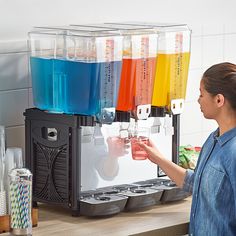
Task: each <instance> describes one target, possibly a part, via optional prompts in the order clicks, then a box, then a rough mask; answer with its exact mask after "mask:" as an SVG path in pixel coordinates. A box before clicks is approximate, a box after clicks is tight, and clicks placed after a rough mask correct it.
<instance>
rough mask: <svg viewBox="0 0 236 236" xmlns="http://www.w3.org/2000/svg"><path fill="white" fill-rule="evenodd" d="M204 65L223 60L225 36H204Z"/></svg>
mask: <svg viewBox="0 0 236 236" xmlns="http://www.w3.org/2000/svg"><path fill="white" fill-rule="evenodd" d="M202 44H203V47H202V66H203V67H204V68H208V67H210V66H212V65H213V64H217V63H220V62H222V61H223V55H224V54H223V48H224V36H223V35H216V36H203V41H202Z"/></svg>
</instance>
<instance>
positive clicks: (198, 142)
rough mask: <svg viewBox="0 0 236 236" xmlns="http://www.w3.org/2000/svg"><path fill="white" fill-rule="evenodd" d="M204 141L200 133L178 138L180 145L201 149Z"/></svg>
mask: <svg viewBox="0 0 236 236" xmlns="http://www.w3.org/2000/svg"><path fill="white" fill-rule="evenodd" d="M203 142H204V140H203V139H202V133H201V132H200V133H193V134H184V135H181V136H180V145H182V146H186V145H192V146H195V147H199V146H200V147H201V146H202V144H203Z"/></svg>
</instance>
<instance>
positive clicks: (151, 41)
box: [71, 23, 158, 59]
mask: <svg viewBox="0 0 236 236" xmlns="http://www.w3.org/2000/svg"><path fill="white" fill-rule="evenodd" d="M71 26H72V27H78V28H79V29H80V28H86V27H88V28H93V27H95V28H97V29H101V30H102V29H103V30H109V31H114V30H116V31H118V32H120V34H121V35H122V36H124V42H123V58H133V59H135V58H147V57H155V56H156V52H157V37H158V35H157V34H156V31H155V30H154V29H153V27H150V26H141V25H140V26H139V25H122V24H119V23H104V24H87V25H71Z"/></svg>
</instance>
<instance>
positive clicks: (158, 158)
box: [139, 141, 186, 188]
mask: <svg viewBox="0 0 236 236" xmlns="http://www.w3.org/2000/svg"><path fill="white" fill-rule="evenodd" d="M139 145H140V147H142V148H143V149H144V150H145V151H146V152H147V153H148V159H149V160H150V161H151V162H153V163H155V164H157V165H159V166H160V168H161V169H162V170H163V171H164V172H165V173H166V175H168V176H169V178H170V179H172V180H173V181H174V182H175V183H176V184H177V185H178V186H179V187H181V188H182V187H183V184H184V179H185V175H186V169H184V168H182V167H180V166H178V165H176V164H175V163H173V162H172V161H169V160H167V159H166V158H165V157H164V156H163V155H162V154H161V153H160V151H159V150H158V149H157V148H156V147H155V145H154V144H153V143H152V142H151V141H149V146H148V145H146V144H144V143H139Z"/></svg>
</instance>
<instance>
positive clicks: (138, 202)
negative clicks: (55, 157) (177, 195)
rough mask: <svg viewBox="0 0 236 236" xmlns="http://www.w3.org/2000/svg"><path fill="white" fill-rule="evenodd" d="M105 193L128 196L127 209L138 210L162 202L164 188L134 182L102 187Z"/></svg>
mask: <svg viewBox="0 0 236 236" xmlns="http://www.w3.org/2000/svg"><path fill="white" fill-rule="evenodd" d="M100 191H102V192H103V193H104V194H106V195H108V196H112V195H113V194H119V195H122V196H126V197H128V201H127V203H126V206H125V210H127V211H132V210H138V209H140V208H143V207H149V206H152V205H155V204H159V203H160V199H161V196H162V193H163V190H159V189H151V188H148V187H147V188H141V187H139V186H137V185H133V184H123V185H116V186H110V187H105V188H101V189H100Z"/></svg>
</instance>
